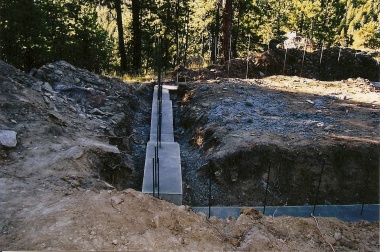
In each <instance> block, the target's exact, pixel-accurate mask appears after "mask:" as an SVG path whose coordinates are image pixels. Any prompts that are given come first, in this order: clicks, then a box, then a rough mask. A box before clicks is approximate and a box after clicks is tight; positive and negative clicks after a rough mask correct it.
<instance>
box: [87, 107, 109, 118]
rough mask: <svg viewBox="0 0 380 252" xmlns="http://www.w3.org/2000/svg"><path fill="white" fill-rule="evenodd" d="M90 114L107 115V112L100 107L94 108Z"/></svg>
mask: <svg viewBox="0 0 380 252" xmlns="http://www.w3.org/2000/svg"><path fill="white" fill-rule="evenodd" d="M90 114H94V115H102V116H103V115H106V113H104V112H103V111H101V110H100V109H97V108H94V109H93V110H91V111H90Z"/></svg>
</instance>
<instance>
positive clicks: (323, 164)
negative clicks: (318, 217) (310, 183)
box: [313, 159, 326, 215]
mask: <svg viewBox="0 0 380 252" xmlns="http://www.w3.org/2000/svg"><path fill="white" fill-rule="evenodd" d="M325 163H326V160H325V159H323V163H322V169H321V175H320V176H319V182H318V188H317V194H316V195H315V200H314V207H313V215H314V212H315V206H316V205H317V200H318V196H319V187H320V186H321V182H322V175H323V170H324V169H325Z"/></svg>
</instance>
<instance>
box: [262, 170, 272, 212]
mask: <svg viewBox="0 0 380 252" xmlns="http://www.w3.org/2000/svg"><path fill="white" fill-rule="evenodd" d="M270 166H271V165H270V164H269V168H268V178H267V186H266V189H265V197H264V209H263V214H265V207H266V204H267V195H268V187H269V176H270Z"/></svg>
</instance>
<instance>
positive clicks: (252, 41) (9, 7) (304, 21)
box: [0, 0, 380, 75]
mask: <svg viewBox="0 0 380 252" xmlns="http://www.w3.org/2000/svg"><path fill="white" fill-rule="evenodd" d="M292 31H296V32H297V33H299V34H302V36H304V37H305V38H309V39H312V40H313V41H314V44H315V49H318V48H322V47H323V48H328V47H332V46H338V47H351V48H355V49H374V50H376V49H379V48H380V1H378V0H305V1H304V0H284V1H277V0H212V1H210V0H192V1H187V0H97V1H95V0H2V1H1V2H0V60H3V61H5V62H7V63H10V64H12V65H14V66H16V67H18V68H20V69H23V70H25V71H29V70H31V69H32V68H39V67H40V66H42V65H43V64H45V63H47V62H53V61H56V60H65V61H67V62H69V63H71V64H74V65H76V66H78V67H82V68H86V69H88V70H90V71H94V72H98V73H104V74H118V75H121V74H130V75H143V74H146V73H149V72H152V71H153V70H154V69H155V68H156V65H157V63H158V58H160V60H159V62H160V65H161V66H162V68H164V69H171V68H173V67H175V66H177V65H185V66H189V65H190V64H194V62H198V63H199V62H200V63H199V64H200V65H202V66H203V65H207V64H223V63H224V62H225V61H227V60H229V59H230V58H237V57H247V56H248V55H251V54H253V53H254V52H255V51H261V50H263V48H265V45H268V44H269V42H270V41H273V40H274V41H279V42H281V41H283V40H284V39H285V38H284V34H286V33H288V32H292Z"/></svg>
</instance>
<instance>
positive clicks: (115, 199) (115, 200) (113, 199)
mask: <svg viewBox="0 0 380 252" xmlns="http://www.w3.org/2000/svg"><path fill="white" fill-rule="evenodd" d="M111 200H112V201H113V202H114V203H115V204H116V205H119V204H121V203H122V202H124V199H121V198H119V197H116V196H114V197H112V198H111Z"/></svg>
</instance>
